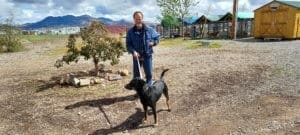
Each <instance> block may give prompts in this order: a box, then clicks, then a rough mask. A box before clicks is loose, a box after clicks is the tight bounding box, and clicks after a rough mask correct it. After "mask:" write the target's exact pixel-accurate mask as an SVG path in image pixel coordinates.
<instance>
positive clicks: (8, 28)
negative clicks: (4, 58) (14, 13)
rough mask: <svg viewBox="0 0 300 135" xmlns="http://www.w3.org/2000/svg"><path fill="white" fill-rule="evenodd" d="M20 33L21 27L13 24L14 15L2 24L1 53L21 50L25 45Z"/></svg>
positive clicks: (0, 33)
mask: <svg viewBox="0 0 300 135" xmlns="http://www.w3.org/2000/svg"><path fill="white" fill-rule="evenodd" d="M20 34H21V31H20V29H19V28H17V27H16V26H14V24H13V17H10V18H8V19H6V21H5V23H4V24H0V53H1V52H16V51H21V50H22V49H23V48H24V47H23V45H22V43H21V41H20Z"/></svg>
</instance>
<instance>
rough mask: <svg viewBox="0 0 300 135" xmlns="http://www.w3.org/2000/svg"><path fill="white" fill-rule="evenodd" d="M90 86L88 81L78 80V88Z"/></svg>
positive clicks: (84, 79)
mask: <svg viewBox="0 0 300 135" xmlns="http://www.w3.org/2000/svg"><path fill="white" fill-rule="evenodd" d="M90 84H91V80H90V79H86V78H82V79H79V86H80V87H83V86H89V85H90Z"/></svg>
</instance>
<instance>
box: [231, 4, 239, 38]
mask: <svg viewBox="0 0 300 135" xmlns="http://www.w3.org/2000/svg"><path fill="white" fill-rule="evenodd" d="M237 6H238V0H233V11H232V25H231V39H232V40H235V39H236V31H237V30H236V29H237V27H236V26H237Z"/></svg>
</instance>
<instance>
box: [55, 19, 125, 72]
mask: <svg viewBox="0 0 300 135" xmlns="http://www.w3.org/2000/svg"><path fill="white" fill-rule="evenodd" d="M80 37H81V38H82V40H83V44H82V47H81V48H80V49H78V47H76V45H75V43H76V38H75V36H74V35H70V37H69V41H68V45H67V47H68V52H67V54H66V55H65V56H63V58H62V59H61V60H57V62H56V64H55V66H56V67H61V66H63V62H66V63H67V64H69V63H70V62H72V61H75V62H78V60H79V56H83V57H84V59H85V60H89V59H92V60H93V63H94V66H95V75H99V63H100V62H105V61H107V60H110V61H111V65H115V64H118V62H119V58H120V56H121V55H122V54H123V51H124V47H123V46H122V42H121V41H120V39H117V38H114V37H110V36H109V35H108V32H107V30H106V28H105V27H104V25H103V24H102V23H100V22H97V21H92V22H91V24H90V26H89V27H87V28H85V29H83V30H82V31H81V32H80Z"/></svg>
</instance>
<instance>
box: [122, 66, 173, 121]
mask: <svg viewBox="0 0 300 135" xmlns="http://www.w3.org/2000/svg"><path fill="white" fill-rule="evenodd" d="M168 70H169V69H165V70H164V71H163V72H162V73H161V76H160V80H157V81H155V82H154V84H153V85H152V86H148V85H147V84H146V82H145V81H144V80H142V79H140V78H134V79H133V80H131V81H130V83H129V84H127V85H126V86H125V88H126V89H128V90H132V89H134V90H136V92H137V94H138V95H139V97H140V101H141V103H142V104H143V108H144V115H145V119H144V121H146V120H147V109H148V106H149V107H151V109H152V111H153V114H154V121H155V125H157V116H156V102H157V101H158V100H159V99H160V97H161V95H162V93H164V95H165V97H166V103H167V106H168V111H171V109H170V106H169V94H168V86H167V85H166V83H165V82H164V80H163V76H164V74H165V72H167V71H168Z"/></svg>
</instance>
